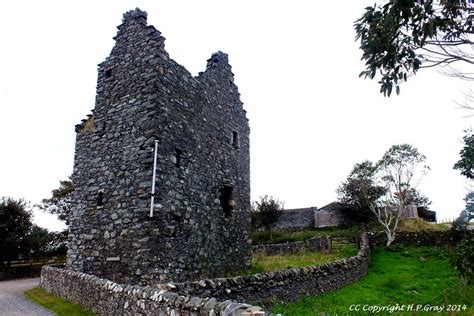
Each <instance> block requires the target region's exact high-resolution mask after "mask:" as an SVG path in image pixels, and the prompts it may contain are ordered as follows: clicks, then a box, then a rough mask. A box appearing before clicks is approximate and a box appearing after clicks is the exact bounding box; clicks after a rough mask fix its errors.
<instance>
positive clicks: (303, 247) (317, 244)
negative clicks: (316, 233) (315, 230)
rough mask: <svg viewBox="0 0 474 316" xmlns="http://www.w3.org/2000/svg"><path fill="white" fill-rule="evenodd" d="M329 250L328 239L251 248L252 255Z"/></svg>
mask: <svg viewBox="0 0 474 316" xmlns="http://www.w3.org/2000/svg"><path fill="white" fill-rule="evenodd" d="M330 248H331V238H330V237H313V238H309V239H306V240H304V241H294V242H287V243H281V244H266V245H255V246H253V253H256V252H263V253H265V254H267V255H270V256H272V255H276V254H282V253H297V252H299V251H314V252H316V251H325V250H329V249H330Z"/></svg>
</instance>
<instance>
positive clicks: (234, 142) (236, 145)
mask: <svg viewBox="0 0 474 316" xmlns="http://www.w3.org/2000/svg"><path fill="white" fill-rule="evenodd" d="M232 147H234V148H239V147H240V140H239V133H237V132H236V131H233V132H232Z"/></svg>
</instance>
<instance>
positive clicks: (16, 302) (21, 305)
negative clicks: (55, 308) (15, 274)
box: [0, 278, 54, 316]
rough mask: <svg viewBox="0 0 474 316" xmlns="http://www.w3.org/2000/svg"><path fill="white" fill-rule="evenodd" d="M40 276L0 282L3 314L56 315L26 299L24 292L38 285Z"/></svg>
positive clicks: (0, 307) (7, 315)
mask: <svg viewBox="0 0 474 316" xmlns="http://www.w3.org/2000/svg"><path fill="white" fill-rule="evenodd" d="M38 283H39V278H35V279H21V280H13V281H2V282H0V315H1V316H33V315H34V316H36V315H39V316H54V314H53V313H51V312H50V311H48V310H47V309H45V308H43V307H41V306H39V305H37V304H35V303H33V302H31V301H30V300H28V299H26V298H25V297H24V295H23V292H25V291H26V290H29V289H31V288H34V287H36V286H38Z"/></svg>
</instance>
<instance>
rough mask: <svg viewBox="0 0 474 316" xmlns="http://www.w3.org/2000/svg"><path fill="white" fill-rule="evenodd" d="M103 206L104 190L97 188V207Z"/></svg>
mask: <svg viewBox="0 0 474 316" xmlns="http://www.w3.org/2000/svg"><path fill="white" fill-rule="evenodd" d="M103 206H104V190H99V191H98V192H97V207H99V208H100V207H103Z"/></svg>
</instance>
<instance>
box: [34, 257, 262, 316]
mask: <svg viewBox="0 0 474 316" xmlns="http://www.w3.org/2000/svg"><path fill="white" fill-rule="evenodd" d="M40 286H41V288H42V289H44V290H45V291H48V292H50V293H54V294H57V295H59V296H61V297H63V298H66V299H68V300H71V301H73V302H76V303H79V304H81V305H83V306H84V307H86V308H87V309H89V310H91V311H93V312H95V313H97V314H100V315H160V316H163V315H188V316H198V315H199V316H204V315H234V316H262V315H265V313H264V312H263V311H262V309H261V308H259V307H256V306H250V305H248V304H241V303H236V302H231V301H224V302H218V301H217V300H216V299H214V298H198V297H191V296H182V295H179V294H177V293H173V292H170V291H167V290H163V289H160V288H158V287H149V286H127V285H123V284H117V283H114V282H112V281H109V280H106V279H101V278H98V277H96V276H92V275H89V274H85V273H81V272H74V271H70V270H65V269H61V268H56V267H52V266H45V267H43V269H42V272H41V280H40Z"/></svg>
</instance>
